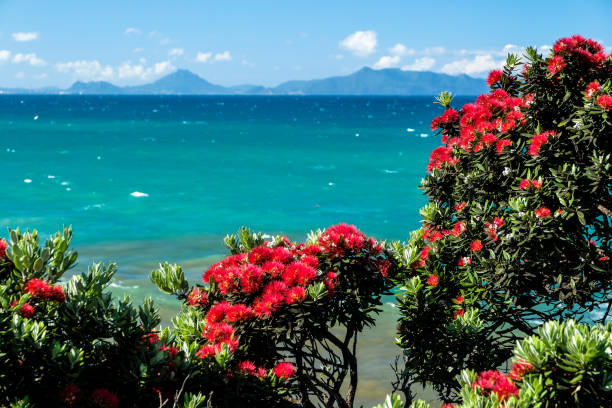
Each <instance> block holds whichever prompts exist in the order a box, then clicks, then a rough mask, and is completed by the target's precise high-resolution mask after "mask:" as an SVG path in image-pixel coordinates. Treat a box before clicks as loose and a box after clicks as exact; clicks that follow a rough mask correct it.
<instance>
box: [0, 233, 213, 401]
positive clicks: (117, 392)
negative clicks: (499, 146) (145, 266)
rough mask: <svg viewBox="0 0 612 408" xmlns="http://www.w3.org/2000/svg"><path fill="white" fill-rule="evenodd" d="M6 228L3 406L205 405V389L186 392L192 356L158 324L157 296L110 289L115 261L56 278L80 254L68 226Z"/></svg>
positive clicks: (1, 271) (1, 305) (1, 293)
mask: <svg viewBox="0 0 612 408" xmlns="http://www.w3.org/2000/svg"><path fill="white" fill-rule="evenodd" d="M9 237H10V241H9V242H8V243H7V242H6V241H4V240H0V406H9V405H10V406H15V407H35V406H41V407H53V406H74V407H105V408H107V407H116V406H118V404H121V406H148V407H150V406H175V407H178V406H183V407H185V408H187V407H189V408H197V407H201V406H203V402H204V398H203V396H202V395H193V394H185V395H182V393H181V389H182V387H183V386H184V385H185V383H186V382H188V381H187V380H188V366H189V363H188V361H187V360H186V358H185V357H186V354H185V353H184V352H183V351H179V350H178V349H177V348H176V347H174V345H173V338H172V336H171V335H165V336H162V339H161V340H158V337H157V335H156V334H154V333H153V331H154V330H155V327H156V326H157V325H158V324H159V316H158V314H157V311H156V309H155V308H154V306H153V303H152V302H151V301H150V300H147V301H145V302H144V304H143V305H142V306H139V307H134V306H133V305H132V304H131V302H130V300H129V298H124V299H121V300H113V299H112V297H111V294H110V293H109V292H108V291H106V288H107V286H108V284H109V282H110V280H111V278H112V277H113V275H114V273H115V270H116V267H115V265H114V264H110V265H106V266H105V265H101V264H94V265H93V266H92V267H91V268H89V270H88V271H87V272H86V273H82V274H76V275H74V276H72V278H71V279H70V280H68V281H67V282H65V283H63V284H59V283H57V282H58V279H59V278H60V277H62V275H63V274H64V273H65V272H66V271H67V270H69V269H70V268H71V267H73V266H74V265H75V262H76V260H77V253H76V252H73V251H72V250H70V249H69V245H70V241H71V239H72V230H71V229H70V228H64V230H63V232H62V233H57V234H55V235H54V236H52V237H51V238H50V239H48V240H47V241H46V243H45V244H44V245H42V244H41V243H40V238H39V235H38V233H37V232H36V231H33V232H25V233H22V232H20V231H19V230H9ZM166 334H167V333H166Z"/></svg>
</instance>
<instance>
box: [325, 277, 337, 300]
mask: <svg viewBox="0 0 612 408" xmlns="http://www.w3.org/2000/svg"><path fill="white" fill-rule="evenodd" d="M323 284H324V285H325V289H327V292H328V296H333V295H334V293H335V292H336V285H337V284H338V275H337V274H336V273H335V272H328V273H327V275H325V279H324V280H323Z"/></svg>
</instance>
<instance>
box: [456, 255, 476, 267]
mask: <svg viewBox="0 0 612 408" xmlns="http://www.w3.org/2000/svg"><path fill="white" fill-rule="evenodd" d="M471 263H472V258H470V257H469V256H463V257H461V258H459V260H458V261H457V265H459V266H466V265H469V264H471Z"/></svg>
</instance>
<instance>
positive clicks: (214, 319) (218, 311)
mask: <svg viewBox="0 0 612 408" xmlns="http://www.w3.org/2000/svg"><path fill="white" fill-rule="evenodd" d="M230 306H231V305H230V304H229V303H228V302H219V303H215V304H214V305H213V306H212V307H211V308H210V310H209V311H208V313H207V314H206V323H207V324H213V323H220V322H222V321H223V320H225V314H226V313H227V311H228V310H229V308H230Z"/></svg>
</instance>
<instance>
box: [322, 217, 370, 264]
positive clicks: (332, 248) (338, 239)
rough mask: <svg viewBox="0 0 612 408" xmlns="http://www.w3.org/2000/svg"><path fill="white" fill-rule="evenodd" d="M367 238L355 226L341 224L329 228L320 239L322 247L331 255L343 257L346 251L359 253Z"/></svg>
mask: <svg viewBox="0 0 612 408" xmlns="http://www.w3.org/2000/svg"><path fill="white" fill-rule="evenodd" d="M365 241H366V236H365V234H364V233H362V232H361V231H359V230H358V229H357V227H355V226H354V225H348V224H345V223H341V224H338V225H334V226H331V227H329V228H328V229H327V230H326V231H325V232H324V233H323V234H322V235H321V236H320V237H319V245H321V246H322V247H323V248H324V249H325V250H326V251H327V252H329V253H330V254H331V255H335V256H342V255H343V254H344V249H349V250H351V251H354V252H359V251H361V249H362V248H363V247H364V245H365Z"/></svg>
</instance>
